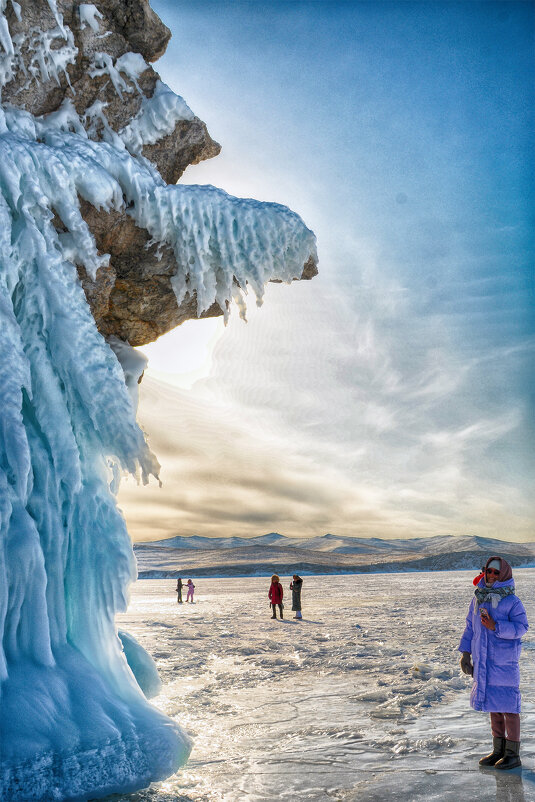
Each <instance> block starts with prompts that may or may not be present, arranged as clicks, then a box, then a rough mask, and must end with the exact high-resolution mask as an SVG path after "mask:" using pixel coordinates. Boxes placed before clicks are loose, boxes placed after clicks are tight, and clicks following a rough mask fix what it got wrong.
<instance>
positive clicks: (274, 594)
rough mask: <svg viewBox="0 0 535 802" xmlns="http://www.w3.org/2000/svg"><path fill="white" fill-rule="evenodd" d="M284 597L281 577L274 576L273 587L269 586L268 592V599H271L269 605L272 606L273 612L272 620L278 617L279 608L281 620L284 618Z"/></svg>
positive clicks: (272, 579) (272, 578)
mask: <svg viewBox="0 0 535 802" xmlns="http://www.w3.org/2000/svg"><path fill="white" fill-rule="evenodd" d="M283 595H284V591H283V589H282V585H281V583H280V582H279V577H278V576H277V574H273V576H272V577H271V585H270V586H269V590H268V599H269V603H270V605H271V608H272V610H273V615H272V616H271V617H272V618H276V617H277V607H278V608H279V612H280V617H281V618H283V617H284V616H283V614H282V608H283V605H282V597H283Z"/></svg>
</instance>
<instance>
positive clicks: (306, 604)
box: [116, 564, 535, 802]
mask: <svg viewBox="0 0 535 802" xmlns="http://www.w3.org/2000/svg"><path fill="white" fill-rule="evenodd" d="M274 568H275V569H276V564H275V565H274ZM473 575H474V574H473V572H468V571H456V572H448V573H443V572H441V573H438V574H435V573H411V574H388V575H374V576H370V575H355V576H330V577H305V580H304V585H303V616H304V619H303V621H302V622H297V621H295V620H294V619H293V618H292V615H293V613H292V612H291V610H290V607H291V605H290V604H289V603H288V604H287V606H286V608H285V619H284V620H283V621H280V620H277V621H272V620H271V619H270V617H269V616H270V612H269V608H268V605H267V601H268V600H267V590H268V584H269V580H266V579H259V578H247V577H242V578H234V579H212V578H210V579H196V578H195V575H193V580H194V582H195V585H196V592H195V599H196V601H195V604H194V605H177V603H176V594H175V593H174V587H175V582H174V580H172V579H168V580H142V581H140V582H138V583H136V585H135V587H134V589H133V597H132V603H131V605H130V607H129V609H128V611H127V612H126V613H125V614H122V615H121V616H120V617H119V618H120V621H121V626H125V627H126V628H127V629H128V630H129V631H131V632H133V633H134V635H135V636H136V638H137V639H138V640H139V641H140V642H141V643H142V645H143V646H144V647H145V648H146V649H148V651H150V652H151V654H152V655H153V656H154V657H155V659H156V663H157V666H158V669H159V673H160V676H161V678H162V680H163V682H164V688H163V692H162V694H161V695H160V697H159V698H158V700H157V704H158V706H160V708H161V709H162V710H164V711H165V712H166V713H168V714H169V715H171V716H172V717H176V718H177V719H178V720H179V721H180V722H182V723H184V724H185V725H186V727H187V730H188V732H189V733H190V734H191V736H192V737H193V741H194V748H193V752H192V754H191V757H190V760H189V761H188V764H187V766H186V768H185V769H184V770H183V771H182V772H181V773H180V774H179V775H178V776H177V777H175V778H172V779H170V780H168V781H167V782H165V783H162V784H160V785H158V784H156V785H154V786H152V787H151V789H150V790H147V791H144V792H141V793H139V794H136V795H135V796H120V797H119V798H118V799H117V800H116V802H127V800H128V802H276V800H279V799H280V800H296V799H297V800H299V802H328V800H337V801H338V802H349V801H350V800H351V801H352V802H357V800H358V802H387V800H396V802H397V800H399V801H400V802H428V800H434V801H435V802H456V801H457V800H458V799H467V798H471V799H472V798H473V799H492V800H494V799H496V800H497V802H504V800H507V801H508V802H534V801H535V772H534V768H535V744H534V742H533V739H532V737H531V733H532V732H533V729H534V726H535V661H534V660H533V654H534V649H535V640H534V636H533V634H532V633H531V630H530V632H528V634H527V635H526V637H525V642H524V649H523V652H522V656H521V663H520V666H521V676H522V683H521V690H522V694H523V705H522V707H523V713H522V732H523V735H524V742H523V744H522V760H523V764H524V769H523V774H522V776H518V774H515V772H513V773H512V775H511V773H510V772H507V775H508V776H507V777H503V776H498V777H497V776H496V775H497V772H495V771H493V772H490V773H482V772H480V771H479V768H478V765H477V761H478V759H479V757H481V756H482V755H484V754H487V752H488V751H489V746H490V741H491V736H490V729H489V723H488V717H487V715H486V714H483V713H476V712H474V711H473V710H471V709H470V707H469V687H470V680H469V679H468V678H467V677H465V676H464V675H462V674H461V673H460V670H459V653H458V652H457V647H458V644H459V640H460V637H461V634H462V632H463V629H464V619H465V616H466V611H467V609H468V604H469V602H470V599H471V598H472V595H473V585H472V578H473ZM514 575H515V580H516V585H517V592H518V594H519V596H520V597H521V598H522V601H523V602H524V604H525V606H526V610H527V612H528V617H529V618H530V619H531V621H532V622H533V620H535V618H534V616H535V570H533V569H527V568H522V569H516V570H515V571H514ZM281 581H282V584H283V587H284V589H285V592H286V594H287V595H289V590H288V585H289V582H290V578H289V577H282V580H281Z"/></svg>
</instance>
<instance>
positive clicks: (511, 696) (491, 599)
mask: <svg viewBox="0 0 535 802" xmlns="http://www.w3.org/2000/svg"><path fill="white" fill-rule="evenodd" d="M476 581H477V586H476V590H475V596H474V598H473V599H472V602H471V603H470V609H469V611H468V616H467V618H466V629H465V630H464V634H463V636H462V638H461V643H460V645H459V651H460V652H462V653H463V654H462V657H461V669H462V671H463V672H464V673H465V674H470V675H471V676H473V678H474V681H473V684H472V692H471V695H470V705H471V706H472V707H473V708H474V710H484V711H486V712H487V713H490V727H491V731H492V744H493V750H492V752H491V753H490V754H489V755H486V756H485V757H482V758H481V760H480V761H479V764H480V765H481V766H494V768H496V769H514V768H516V767H517V766H521V765H522V761H521V760H520V757H519V751H520V691H519V683H520V671H519V667H518V659H519V657H520V649H521V642H520V639H521V638H522V635H524V634H525V633H526V632H527V630H528V619H527V616H526V611H525V609H524V605H523V604H522V602H521V601H520V599H519V598H518V596H516V595H515V583H514V580H513V572H512V570H511V566H510V565H509V563H508V562H507V561H506V560H504V559H503V557H490V558H489V559H488V560H487V562H486V565H485V568H484V569H483V573H482V574H480V576H479V577H476V579H475V580H474V584H476Z"/></svg>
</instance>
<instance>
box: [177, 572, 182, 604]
mask: <svg viewBox="0 0 535 802" xmlns="http://www.w3.org/2000/svg"><path fill="white" fill-rule="evenodd" d="M183 587H184V585H183V583H182V578H181V577H178V579H177V581H176V597H177V598H176V603H177V604H182V588H183Z"/></svg>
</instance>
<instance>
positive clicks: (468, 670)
mask: <svg viewBox="0 0 535 802" xmlns="http://www.w3.org/2000/svg"><path fill="white" fill-rule="evenodd" d="M461 671H462V672H463V674H468V676H470V677H472V676H473V675H474V666H473V665H472V660H471V659H470V652H463V656H462V657H461Z"/></svg>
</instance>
